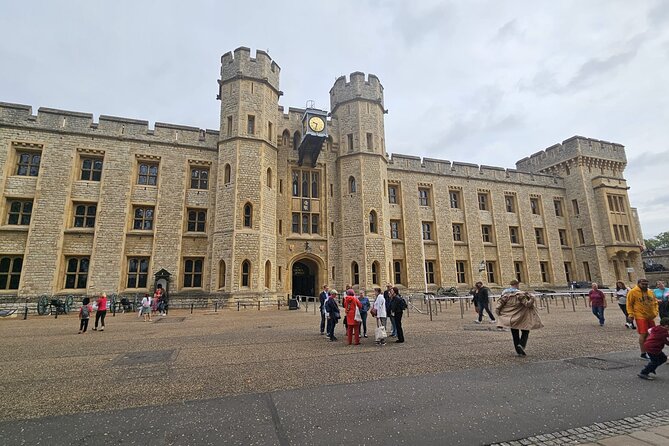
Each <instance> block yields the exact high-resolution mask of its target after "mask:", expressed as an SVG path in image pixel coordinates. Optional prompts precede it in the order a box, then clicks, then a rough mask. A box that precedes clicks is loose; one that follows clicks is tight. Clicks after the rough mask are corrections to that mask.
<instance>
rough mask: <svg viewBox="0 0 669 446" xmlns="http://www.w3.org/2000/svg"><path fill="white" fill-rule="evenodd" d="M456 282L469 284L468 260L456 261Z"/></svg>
mask: <svg viewBox="0 0 669 446" xmlns="http://www.w3.org/2000/svg"><path fill="white" fill-rule="evenodd" d="M455 282H456V283H468V282H467V261H466V260H456V261H455Z"/></svg>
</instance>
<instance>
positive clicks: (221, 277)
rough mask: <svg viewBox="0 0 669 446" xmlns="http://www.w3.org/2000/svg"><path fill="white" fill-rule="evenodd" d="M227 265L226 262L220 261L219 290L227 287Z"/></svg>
mask: <svg viewBox="0 0 669 446" xmlns="http://www.w3.org/2000/svg"><path fill="white" fill-rule="evenodd" d="M226 269H227V265H226V264H225V260H223V259H221V260H219V261H218V289H219V290H223V289H225V285H226V276H225V275H226V273H227V271H226Z"/></svg>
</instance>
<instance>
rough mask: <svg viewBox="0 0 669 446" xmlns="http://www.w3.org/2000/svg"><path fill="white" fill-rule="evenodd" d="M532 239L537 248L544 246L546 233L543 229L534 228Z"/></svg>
mask: <svg viewBox="0 0 669 446" xmlns="http://www.w3.org/2000/svg"><path fill="white" fill-rule="evenodd" d="M534 239H535V241H536V242H537V246H546V233H545V231H544V228H534Z"/></svg>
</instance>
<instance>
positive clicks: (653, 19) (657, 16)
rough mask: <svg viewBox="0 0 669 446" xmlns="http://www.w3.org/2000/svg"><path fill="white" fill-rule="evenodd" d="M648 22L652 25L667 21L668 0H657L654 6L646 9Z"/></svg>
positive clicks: (668, 14) (668, 11) (662, 23)
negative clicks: (648, 9)
mask: <svg viewBox="0 0 669 446" xmlns="http://www.w3.org/2000/svg"><path fill="white" fill-rule="evenodd" d="M648 22H649V23H650V24H652V25H654V26H660V25H664V24H665V23H667V22H669V2H666V1H663V0H661V1H658V2H657V4H656V5H655V7H653V8H651V10H650V11H648Z"/></svg>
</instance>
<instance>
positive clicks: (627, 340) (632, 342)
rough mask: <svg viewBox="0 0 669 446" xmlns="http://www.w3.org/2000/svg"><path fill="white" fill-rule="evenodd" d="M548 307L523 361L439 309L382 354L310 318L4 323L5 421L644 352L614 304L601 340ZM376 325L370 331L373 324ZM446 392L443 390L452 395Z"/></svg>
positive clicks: (504, 344) (408, 320) (248, 313)
mask: <svg viewBox="0 0 669 446" xmlns="http://www.w3.org/2000/svg"><path fill="white" fill-rule="evenodd" d="M566 307H567V308H566V309H565V308H563V307H562V303H561V302H558V305H557V306H556V305H551V308H550V313H548V312H547V311H546V309H545V308H543V309H542V310H541V315H542V319H543V322H544V324H545V328H543V329H542V330H537V331H533V332H532V333H531V335H530V339H529V342H528V348H527V353H528V356H527V357H526V358H518V357H516V356H515V352H514V350H513V346H512V342H511V334H510V333H509V332H508V331H496V330H487V329H488V328H491V327H490V326H489V325H481V326H479V325H476V324H474V323H473V322H472V321H473V320H474V318H475V314H474V312H473V310H471V309H468V310H466V312H465V314H464V318H461V315H460V306H459V304H458V303H456V304H455V305H453V304H450V305H448V308H446V307H445V306H443V312H441V313H438V314H437V315H436V316H434V318H433V319H434V320H433V321H430V319H429V316H427V315H425V314H419V313H416V312H411V313H410V314H409V317H407V316H406V315H405V317H404V319H403V322H404V330H405V338H406V342H405V343H404V344H395V343H393V342H392V339H390V341H391V342H390V343H389V344H388V345H386V346H383V347H381V346H377V345H375V344H374V341H373V330H371V329H370V330H369V331H370V333H369V334H370V338H367V339H363V340H362V345H359V346H348V345H345V342H343V339H344V336H343V327H342V325H341V324H339V325H338V326H337V334H338V337H339V339H340V341H339V342H334V343H331V342H328V341H327V339H326V338H325V336H321V335H320V334H319V328H318V325H319V320H320V319H319V316H318V315H316V314H314V313H313V311H312V308H313V307H310V308H309V309H308V311H305V310H304V308H303V309H301V310H298V311H288V310H281V311H278V310H263V311H256V310H242V311H240V312H238V311H234V310H229V309H226V310H223V311H219V312H217V313H213V312H205V311H196V312H195V313H194V314H190V312H189V311H172V312H170V315H169V316H168V317H166V318H162V321H161V320H160V319H161V318H159V317H157V318H154V322H152V323H145V322H143V321H141V320H140V319H138V318H137V316H136V314H128V313H126V314H117V315H116V317H111V315H109V316H108V317H107V327H106V329H105V331H104V332H94V331H92V330H91V327H92V325H93V320H91V324H90V325H89V332H88V333H86V334H82V335H79V334H77V329H78V327H79V321H78V319H77V318H76V316H74V315H68V316H59V317H58V318H57V319H56V318H53V317H47V316H43V317H39V316H32V317H29V319H28V320H25V321H24V320H21V319H16V318H4V319H0V339H2V343H1V344H0V358H1V359H0V375H1V376H2V381H1V382H0V391H1V393H2V395H3V398H2V399H0V421H4V420H12V419H14V420H16V419H26V418H35V417H43V416H49V415H61V414H74V413H80V412H90V411H98V410H108V409H118V408H127V407H140V406H148V405H161V404H165V403H169V402H178V401H186V400H198V399H208V398H215V397H221V396H226V395H233V394H242V393H255V392H268V391H273V390H280V389H292V388H301V387H311V386H315V385H319V384H337V383H350V382H355V381H372V380H375V379H378V378H382V377H384V378H387V377H393V376H415V375H425V374H434V373H439V372H444V371H448V370H456V369H469V368H481V367H485V368H490V367H500V366H505V365H510V364H517V363H518V362H532V361H546V360H555V359H561V358H571V357H577V356H588V355H597V354H601V353H608V352H614V351H621V350H634V349H637V348H638V343H637V335H636V332H635V331H633V330H628V329H626V328H625V326H624V318H623V315H622V313H621V312H620V310H619V309H618V308H617V304H609V309H607V313H606V316H607V318H608V319H607V324H606V326H605V327H603V328H600V327H599V325H598V323H597V320H596V318H595V317H594V316H593V315H592V313H591V312H590V309H589V308H586V307H585V306H584V303H583V301H582V300H581V301H580V302H579V303H578V306H577V307H576V312H573V311H572V308H571V305H570V304H569V303H567V304H566ZM372 323H373V322H372ZM445 385H448V383H445Z"/></svg>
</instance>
